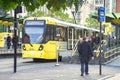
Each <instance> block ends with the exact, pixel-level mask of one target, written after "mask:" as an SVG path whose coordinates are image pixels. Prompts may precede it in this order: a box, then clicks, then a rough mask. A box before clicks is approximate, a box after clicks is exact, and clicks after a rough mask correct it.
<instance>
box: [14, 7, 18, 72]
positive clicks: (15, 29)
mask: <svg viewBox="0 0 120 80" xmlns="http://www.w3.org/2000/svg"><path fill="white" fill-rule="evenodd" d="M14 37H15V40H14V73H16V62H17V61H16V54H17V12H16V9H15V10H14Z"/></svg>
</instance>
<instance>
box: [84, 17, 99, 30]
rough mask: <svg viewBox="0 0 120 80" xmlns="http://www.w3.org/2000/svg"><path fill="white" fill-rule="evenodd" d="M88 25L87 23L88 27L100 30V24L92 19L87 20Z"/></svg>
mask: <svg viewBox="0 0 120 80" xmlns="http://www.w3.org/2000/svg"><path fill="white" fill-rule="evenodd" d="M86 23H87V26H89V27H92V28H96V29H99V22H98V21H97V20H96V19H94V18H92V17H88V18H86Z"/></svg>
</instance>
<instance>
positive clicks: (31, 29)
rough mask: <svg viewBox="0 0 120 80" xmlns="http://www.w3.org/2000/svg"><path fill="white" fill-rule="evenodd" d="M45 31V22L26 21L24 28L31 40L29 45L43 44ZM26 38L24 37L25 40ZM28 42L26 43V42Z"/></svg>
mask: <svg viewBox="0 0 120 80" xmlns="http://www.w3.org/2000/svg"><path fill="white" fill-rule="evenodd" d="M44 29H45V23H44V21H26V23H25V26H24V31H25V35H27V37H28V38H29V40H28V41H29V43H31V44H36V43H41V41H42V39H43V34H44ZM25 37H26V36H24V39H25ZM24 42H26V41H24Z"/></svg>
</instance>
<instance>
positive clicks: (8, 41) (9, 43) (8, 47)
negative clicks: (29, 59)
mask: <svg viewBox="0 0 120 80" xmlns="http://www.w3.org/2000/svg"><path fill="white" fill-rule="evenodd" d="M10 46H11V37H10V35H9V34H8V36H7V49H10Z"/></svg>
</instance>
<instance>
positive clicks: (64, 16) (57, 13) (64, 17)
mask: <svg viewBox="0 0 120 80" xmlns="http://www.w3.org/2000/svg"><path fill="white" fill-rule="evenodd" d="M31 16H33V17H41V16H51V17H54V18H57V19H61V20H65V21H68V22H71V21H72V19H71V18H69V15H68V14H67V13H64V12H63V11H62V9H60V10H59V11H55V12H54V13H53V12H51V11H48V13H45V12H42V11H40V10H38V11H36V12H34V13H32V14H31Z"/></svg>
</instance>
